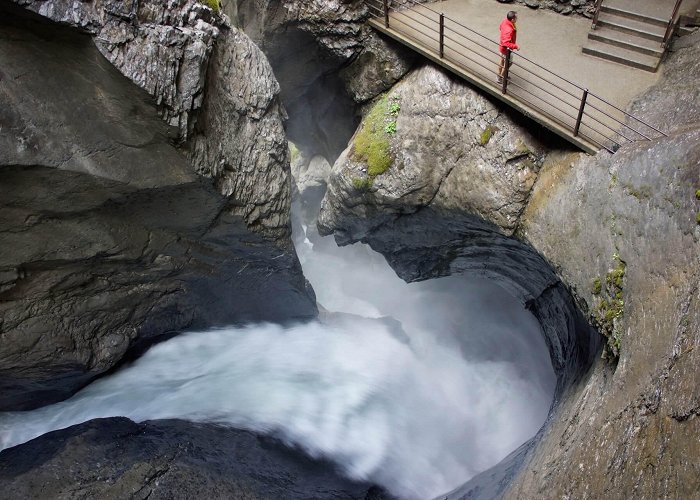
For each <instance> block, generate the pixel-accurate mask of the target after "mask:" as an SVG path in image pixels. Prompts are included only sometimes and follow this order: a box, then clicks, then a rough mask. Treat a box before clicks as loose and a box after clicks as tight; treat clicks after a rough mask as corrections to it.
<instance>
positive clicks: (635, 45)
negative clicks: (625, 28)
mask: <svg viewBox="0 0 700 500" xmlns="http://www.w3.org/2000/svg"><path fill="white" fill-rule="evenodd" d="M588 38H589V39H590V40H595V41H598V42H602V43H607V44H610V45H615V46H616V47H622V48H623V49H629V50H633V51H634V52H639V53H640V54H646V55H650V56H656V57H661V56H662V55H663V53H664V51H663V48H662V47H661V44H660V43H659V42H656V41H654V40H649V39H648V38H642V37H639V36H636V35H632V34H630V33H623V32H621V31H617V30H614V29H611V28H609V27H607V26H601V27H599V28H596V29H595V30H592V31H590V32H589V33H588Z"/></svg>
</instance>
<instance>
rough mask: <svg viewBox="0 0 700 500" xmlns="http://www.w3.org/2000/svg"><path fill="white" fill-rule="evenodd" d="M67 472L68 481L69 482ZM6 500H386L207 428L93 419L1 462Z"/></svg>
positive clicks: (258, 444)
mask: <svg viewBox="0 0 700 500" xmlns="http://www.w3.org/2000/svg"><path fill="white" fill-rule="evenodd" d="M67 471H70V474H67ZM0 486H1V487H2V490H3V491H4V492H5V493H4V494H5V495H8V496H10V497H12V498H36V499H44V498H53V499H69V498H76V496H77V497H79V498H140V499H145V498H152V499H166V498H167V499H188V498H240V499H254V498H295V499H300V500H301V499H308V500H311V499H316V498H347V499H357V500H363V499H366V500H382V499H385V500H390V497H389V496H387V495H386V494H384V493H383V491H382V490H380V489H379V488H377V487H373V486H372V485H370V484H366V483H362V482H359V481H352V480H349V479H344V478H343V477H341V475H340V474H339V473H338V472H336V471H335V470H334V468H333V466H332V465H331V464H330V463H328V462H326V461H324V460H323V459H321V458H309V457H308V456H306V455H304V454H303V453H302V452H301V451H299V450H296V449H291V448H288V447H286V446H285V445H284V444H283V443H282V442H280V441H279V440H277V439H275V438H272V437H263V436H258V435H255V434H253V433H251V432H246V431H241V430H235V429H230V428H225V427H220V426H216V425H211V424H193V423H190V422H183V421H179V420H154V421H149V422H144V423H141V424H136V423H134V422H132V421H130V420H128V419H126V418H107V419H97V420H92V421H89V422H86V423H84V424H80V425H76V426H73V427H69V428H68V429H64V430H60V431H55V432H50V433H48V434H45V435H44V436H41V437H39V438H36V439H34V440H32V441H30V442H28V443H26V444H24V445H20V446H16V447H14V448H10V449H8V450H5V451H3V452H2V453H0Z"/></svg>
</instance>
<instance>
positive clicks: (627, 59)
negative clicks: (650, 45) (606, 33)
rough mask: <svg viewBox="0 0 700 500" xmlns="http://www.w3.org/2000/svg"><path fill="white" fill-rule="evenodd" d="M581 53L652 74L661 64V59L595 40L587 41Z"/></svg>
mask: <svg viewBox="0 0 700 500" xmlns="http://www.w3.org/2000/svg"><path fill="white" fill-rule="evenodd" d="M583 53H584V54H588V55H591V56H596V57H600V58H602V59H607V60H608V61H613V62H616V63H619V64H624V65H626V66H631V67H633V68H639V69H643V70H645V71H650V72H652V73H654V72H655V71H656V70H657V69H658V67H659V63H660V62H661V57H657V56H650V55H647V54H640V53H639V52H635V51H634V50H630V49H625V48H623V47H617V46H615V45H610V44H608V43H603V42H599V41H596V40H588V41H587V43H586V45H585V46H584V47H583Z"/></svg>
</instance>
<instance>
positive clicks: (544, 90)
mask: <svg viewBox="0 0 700 500" xmlns="http://www.w3.org/2000/svg"><path fill="white" fill-rule="evenodd" d="M511 74H513V75H515V76H517V77H518V78H520V79H521V80H523V81H524V82H526V83H529V84H530V85H532V86H533V87H535V88H536V89H539V90H541V91H542V92H544V93H546V94H549V95H551V96H552V97H554V98H555V99H556V100H557V101H560V102H563V103H564V104H566V105H567V106H570V107H572V108H573V109H575V110H578V108H579V104H580V100H579V102H577V103H576V104H572V103H570V102H569V101H565V100H564V99H562V98H561V97H559V96H557V95H555V94H552V93H551V92H550V91H549V90H547V89H544V88H542V87H540V86H539V85H537V84H536V83H535V82H533V81H530V80H528V79H527V78H525V77H524V76H522V75H521V74H520V73H519V72H514V71H513V70H511ZM572 97H575V96H572Z"/></svg>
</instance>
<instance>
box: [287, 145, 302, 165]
mask: <svg viewBox="0 0 700 500" xmlns="http://www.w3.org/2000/svg"><path fill="white" fill-rule="evenodd" d="M287 144H289V159H290V161H291V162H292V163H294V162H295V161H296V160H297V158H299V155H300V154H301V152H300V151H299V148H298V147H296V145H295V144H294V143H293V142H288V143H287Z"/></svg>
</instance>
